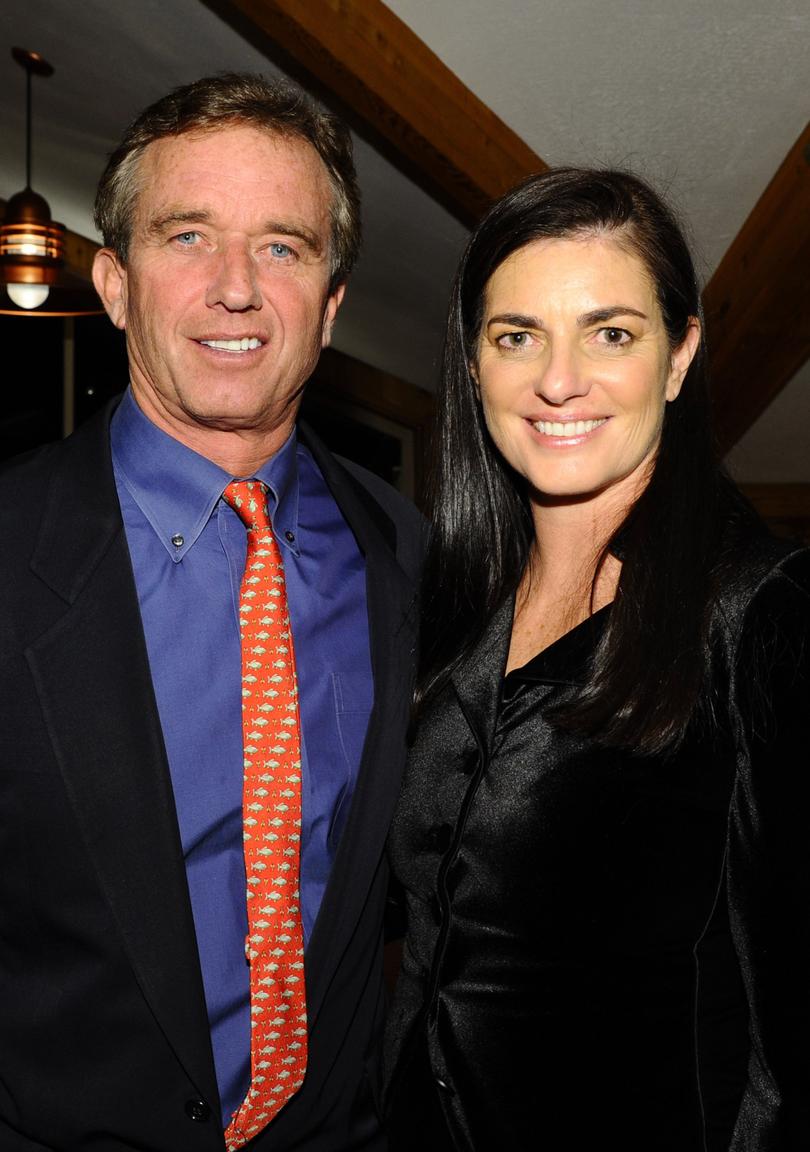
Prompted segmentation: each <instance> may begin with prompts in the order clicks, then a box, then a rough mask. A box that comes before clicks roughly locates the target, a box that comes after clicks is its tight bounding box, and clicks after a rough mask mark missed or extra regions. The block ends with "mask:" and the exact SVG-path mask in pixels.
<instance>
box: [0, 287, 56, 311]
mask: <svg viewBox="0 0 810 1152" xmlns="http://www.w3.org/2000/svg"><path fill="white" fill-rule="evenodd" d="M6 291H7V292H8V294H9V296H10V297H11V299H12V300H13V301H14V303H15V304H16V305H17V307H18V308H25V309H29V308H39V306H40V304H44V303H45V301H46V300H47V299H48V293H49V292H50V289H49V288H48V285H47V284H6Z"/></svg>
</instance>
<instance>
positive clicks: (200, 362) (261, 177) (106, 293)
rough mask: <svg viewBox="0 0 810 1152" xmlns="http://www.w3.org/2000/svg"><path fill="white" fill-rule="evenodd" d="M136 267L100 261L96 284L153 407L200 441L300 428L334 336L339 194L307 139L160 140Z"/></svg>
mask: <svg viewBox="0 0 810 1152" xmlns="http://www.w3.org/2000/svg"><path fill="white" fill-rule="evenodd" d="M139 187H140V192H139V195H138V198H137V202H136V209H135V218H134V221H133V229H132V239H131V243H130V249H129V256H128V260H127V264H126V267H123V266H121V265H120V263H119V262H118V261H117V259H116V258H115V257H114V256H113V254H112V253H111V252H109V250H106V249H104V250H102V252H101V253H100V254H99V256H97V258H96V262H97V263H96V276H95V279H96V287H97V288H98V289H99V292H100V294H101V296H102V299H103V300H104V302H105V305H106V307H107V311H108V313H109V315H110V317H111V318H112V320H113V322H114V323H115V324H116V325H117V327H119V328H123V329H125V330H126V334H127V349H128V354H129V361H130V374H131V381H132V388H133V392H134V394H135V397H136V399H137V401H138V403H139V405H140V407H141V408H142V409H143V411H144V412H145V413H146V414H147V415H148V416H149V417H150V418H151V419H152V420H153V421H154V422H155V423H156V424H158V426H159V427H163V428H164V430H166V431H168V432H169V433H170V434H171V435H173V436H174V437H175V438H176V439H180V440H184V441H186V442H190V443H191V445H192V446H193V447H198V444H199V437H200V433H201V431H203V430H208V429H216V430H218V431H219V432H237V433H240V434H242V435H255V434H259V435H260V436H267V437H269V438H270V440H271V441H272V446H271V447H272V450H273V451H275V450H276V448H277V447H279V446H280V445H281V444H282V443H283V441H284V440H285V439H286V437H287V436H288V435H289V432H290V430H291V428H292V424H293V421H294V420H295V415H296V412H297V408H298V403H299V400H300V396H301V390H302V388H303V386H304V383H305V381H306V380H307V378H308V377H309V375H310V374H311V372H312V370H313V368H314V367H315V364H316V362H317V360H318V356H319V353H320V350H321V348H322V347H324V346H325V345H326V344H327V343H328V342H329V336H330V332H331V328H332V323H333V321H334V318H335V313H336V312H337V309H338V305H339V304H340V301H341V298H342V295H343V289H342V287H340V288H338V289H336V290H335V291H333V292H330V289H329V277H330V250H329V244H330V212H329V210H330V205H331V198H332V190H331V186H330V183H329V178H328V175H327V172H326V169H325V167H324V165H323V163H322V161H321V159H320V157H319V156H318V154H317V152H316V151H315V149H314V148H313V147H312V146H311V145H310V144H308V143H307V142H306V141H304V140H300V139H294V138H285V137H281V136H275V135H271V134H269V133H267V132H262V131H259V130H258V129H255V128H252V127H249V126H246V125H238V124H237V125H229V126H226V127H223V128H220V129H216V130H214V131H210V132H202V133H188V134H186V135H182V136H177V137H169V138H166V139H163V140H158V141H156V142H155V143H153V144H150V145H149V146H148V148H147V149H146V151H145V153H144V155H143V158H142V160H141V164H140V169H139Z"/></svg>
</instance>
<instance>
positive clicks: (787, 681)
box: [386, 551, 810, 1152]
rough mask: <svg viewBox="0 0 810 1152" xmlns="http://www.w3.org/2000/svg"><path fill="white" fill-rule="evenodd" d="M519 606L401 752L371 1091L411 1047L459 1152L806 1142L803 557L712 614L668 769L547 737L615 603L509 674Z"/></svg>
mask: <svg viewBox="0 0 810 1152" xmlns="http://www.w3.org/2000/svg"><path fill="white" fill-rule="evenodd" d="M752 563H753V561H752ZM752 584H755V585H756V587H751V585H752ZM512 609H513V605H512V603H511V602H510V603H508V604H505V605H504V606H503V608H502V609H501V610H500V611H499V612H498V614H497V615H496V616H495V617H494V618H493V620H492V621H491V624H490V626H489V628H488V629H487V631H486V634H485V636H484V637H483V639H482V640H481V642H480V643H479V645H478V646H477V648H476V650H475V652H474V653H473V654H472V656H471V658H470V659H468V660H467V662H466V663H465V665H464V666H463V668H462V669H461V670H460V671H459V673H457V674H456V675H455V676H454V678H453V683H452V685H451V686H450V687H448V688H447V689H446V690H445V691H444V693H443V694H442V695H441V696H440V698H439V699H438V700H437V701H436V702H435V703H434V704H433V706H432V707H431V708H430V709H429V711H428V712H427V714H426V715H425V717H424V719H423V721H422V722H421V724H420V728H419V731H418V734H417V737H416V740H415V743H414V747H413V749H412V752H411V756H410V761H409V766H408V770H407V774H406V780H405V785H404V791H403V794H402V797H401V800H400V804H399V807H398V811H397V815H396V818H395V823H394V828H393V831H392V835H391V842H390V850H391V858H392V862H393V866H394V870H395V873H396V876H397V877H398V879H399V881H400V883H401V884H402V886H403V887H404V889H405V893H406V901H407V912H408V921H409V932H408V938H407V941H406V944H405V951H404V962H403V972H402V975H401V977H400V981H399V984H398V987H397V993H396V997H395V1000H394V1004H393V1006H392V1010H391V1016H390V1024H389V1030H388V1036H387V1051H386V1064H387V1079H388V1088H387V1091H388V1096H389V1098H390V1097H394V1098H396V1096H397V1092H398V1091H406V1090H407V1089H406V1087H404V1086H406V1085H407V1083H408V1075H409V1073H408V1066H409V1060H410V1058H411V1056H412V1054H413V1053H414V1052H415V1053H417V1054H418V1055H417V1058H418V1059H421V1060H425V1059H427V1060H429V1064H430V1071H431V1074H432V1076H433V1081H434V1084H435V1085H436V1092H437V1094H438V1096H439V1098H440V1101H441V1106H442V1109H443V1113H444V1116H445V1121H446V1124H447V1128H448V1129H449V1131H450V1133H451V1134H452V1140H453V1142H454V1144H455V1146H456V1147H457V1148H458V1149H464V1150H475V1152H484V1150H489V1149H493V1150H494V1149H510V1152H516V1150H519V1149H524V1148H525V1149H529V1148H531V1149H548V1152H558V1150H568V1149H571V1150H573V1152H578V1150H579V1149H583V1150H585V1149H588V1150H589V1152H590V1150H591V1149H596V1148H598V1147H601V1146H602V1144H603V1143H606V1142H610V1143H611V1144H613V1145H616V1146H618V1147H620V1148H622V1149H623V1152H635V1150H638V1152H641V1150H642V1149H643V1150H644V1152H664V1150H670V1149H671V1150H672V1152H693V1150H694V1152H698V1150H703V1149H704V1148H708V1149H710V1150H711V1152H715V1150H720V1149H728V1148H729V1147H730V1146H731V1147H733V1148H734V1149H735V1152H741V1150H746V1152H753V1150H757V1152H760V1150H765V1149H768V1150H771V1149H773V1150H776V1149H779V1150H782V1149H791V1150H793V1149H796V1150H798V1149H800V1148H801V1149H804V1150H806V1149H810V829H808V820H810V811H809V809H808V802H807V801H808V796H809V795H810V777H809V776H808V767H809V765H808V760H809V759H810V758H809V757H808V752H807V741H806V735H807V733H806V729H807V716H808V713H810V553H808V552H806V551H801V552H798V553H794V554H793V555H792V556H791V557H789V558H786V559H784V560H781V561H779V562H777V563H776V564H775V565H773V566H772V567H770V568H769V569H768V570H767V571H766V572H765V573H764V574H763V575H762V577H761V579H760V577H759V575H757V576H756V579H754V578H753V576H752V577H751V579H749V580H746V579H742V580H741V581H740V584H739V587H738V588H737V589H736V591H735V590H734V589H732V590H730V592H729V594H728V595H727V596H726V597H725V598H724V601H723V605H722V608H721V609H720V610H718V620H717V622H716V629H715V632H716V637H717V640H716V648H717V652H716V661H715V671H714V678H713V682H712V684H711V686H710V688H709V689H708V690H707V694H708V695H707V701H706V702H707V703H711V710H712V711H713V712H714V714H715V717H716V719H715V723H714V724H713V725H711V726H708V725H706V724H702V725H700V726H698V725H695V729H694V731H692V732H691V733H690V734H688V735H687V738H686V740H685V741H684V743H683V744H682V745H681V746H680V748H679V749H678V751H677V752H676V753H675V754H672V755H670V756H669V757H661V758H649V757H642V756H636V755H632V754H630V753H628V752H624V751H617V750H609V749H604V748H600V747H598V746H597V745H596V744H594V743H593V742H592V741H590V740H588V739H587V738H585V737H582V736H580V735H577V734H572V733H563V732H561V731H559V730H558V729H554V728H552V727H551V726H550V724H549V723H548V722H547V720H546V719H545V717H546V714H547V712H548V706H549V705H550V704H552V703H553V702H554V701H555V700H558V699H559V694H560V693H561V692H565V691H567V690H568V689H569V686H570V685H571V684H572V683H576V682H577V681H578V680H580V679H581V678H582V677H583V676H584V674H585V670H586V668H587V664H588V661H589V659H590V657H591V655H592V653H593V650H594V646H595V644H596V643H597V641H598V638H599V635H600V633H601V629H602V628H603V626H604V621H605V619H606V616H605V611H609V609H608V610H605V611H603V612H602V613H597V614H596V615H595V616H594V617H592V618H591V619H590V620H588V621H586V622H585V623H584V624H581V625H580V626H579V627H577V628H575V629H574V630H573V631H571V632H569V633H568V634H567V635H565V636H563V637H562V638H561V639H560V640H558V641H557V642H556V643H555V644H553V645H552V646H551V647H549V648H548V649H546V650H545V651H544V652H542V653H541V654H540V655H539V656H537V657H536V658H535V659H534V660H532V661H531V662H530V663H529V664H527V665H526V666H525V667H524V668H522V669H519V670H517V671H515V672H513V673H511V674H510V675H509V676H507V677H506V678H505V679H504V674H503V673H504V668H505V662H506V655H507V651H508V645H509V633H510V628H511V618H512ZM673 610H675V609H674V608H673ZM709 697H710V700H709ZM707 711H708V710H707ZM415 1106H416V1107H418V1102H416V1103H415ZM427 1138H428V1134H427V1133H426V1139H427ZM436 1146H437V1147H441V1146H443V1145H442V1143H441V1141H438V1142H437V1144H436Z"/></svg>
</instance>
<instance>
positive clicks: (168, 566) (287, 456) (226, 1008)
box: [111, 391, 373, 1127]
mask: <svg viewBox="0 0 810 1152" xmlns="http://www.w3.org/2000/svg"><path fill="white" fill-rule="evenodd" d="M111 440H112V453H113V468H114V472H115V481H116V485H117V489H118V496H119V500H120V502H121V512H122V515H123V519H124V527H125V530H126V536H127V543H128V545H129V551H130V555H131V557H132V566H133V571H134V574H135V584H136V587H137V591H138V600H139V603H140V609H141V617H142V620H143V626H144V632H145V635H146V645H147V650H148V653H149V663H150V669H151V673H152V681H153V684H154V689H155V697H156V700H157V707H158V712H159V714H160V721H161V726H162V728H163V737H164V741H165V745H166V753H167V756H168V761H169V769H170V772H171V778H172V786H173V790H174V797H175V804H176V808H177V817H178V821H179V825H180V836H181V840H182V845H183V853H184V857H185V864H186V875H187V877H188V886H189V893H190V896H191V906H192V910H193V913H194V924H195V929H196V933H197V946H198V949H199V954H200V964H201V968H202V975H203V982H204V985H205V997H206V1004H207V1009H208V1019H209V1024H210V1028H211V1040H212V1044H213V1050H214V1062H215V1065H216V1071H217V1081H218V1084H219V1091H220V1097H221V1102H222V1122H223V1127H225V1126H227V1124H228V1122H229V1121H230V1118H231V1116H232V1114H233V1112H234V1111H235V1110H236V1109H237V1108H238V1107H239V1105H240V1104H241V1103H242V1100H243V1098H244V1096H245V1093H246V1091H247V1088H248V1086H249V1083H250V983H249V973H248V968H247V963H246V961H245V948H244V942H245V936H246V933H247V909H246V901H245V868H244V858H243V854H242V713H241V681H240V677H241V652H240V644H239V622H238V610H239V589H240V583H241V579H242V573H243V571H244V567H245V555H246V535H245V527H244V525H243V523H242V522H241V520H240V519H239V517H238V516H237V515H236V513H235V512H234V511H233V509H232V508H230V507H229V505H228V504H226V503H225V502H224V501H223V500H221V498H220V497H221V495H222V492H223V490H224V488H225V487H226V485H227V484H228V483H229V482H230V481H231V480H232V479H234V478H235V477H232V476H230V475H229V474H228V473H227V472H225V471H223V469H221V468H220V467H218V465H216V464H214V463H212V462H211V461H210V460H207V459H206V458H205V457H203V456H199V455H198V454H197V453H196V452H193V451H192V450H191V449H190V448H187V447H186V446H185V445H183V444H181V443H180V442H179V441H177V440H174V439H173V438H172V437H171V436H168V435H167V434H166V433H165V432H162V431H161V430H160V429H159V428H157V427H156V426H155V425H154V424H152V422H151V421H150V420H149V419H148V418H147V417H146V416H145V415H144V414H143V413H142V412H141V410H140V408H138V406H137V404H136V402H135V400H134V399H133V397H132V395H131V393H130V392H129V391H128V392H127V393H126V394H125V396H124V398H123V400H122V402H121V404H120V405H119V407H118V409H117V411H116V413H115V415H114V417H113V420H112V426H111ZM255 475H256V476H257V477H258V479H260V480H263V481H264V483H265V484H267V486H268V488H269V490H270V497H269V503H270V515H271V519H272V522H273V530H274V532H275V534H276V538H277V539H278V541H279V545H280V547H281V553H282V557H283V560H284V572H285V577H286V583H287V598H288V602H289V611H290V619H291V623H292V630H293V638H294V643H295V653H296V669H297V675H298V685H299V701H300V716H301V736H302V753H303V783H302V828H301V833H302V834H301V914H302V919H303V927H304V941H305V944H306V942H307V941H308V940H309V937H310V935H311V933H312V928H313V925H314V923H315V918H316V916H317V914H318V909H319V907H320V903H321V898H322V896H323V892H324V888H325V887H326V882H327V880H328V879H329V873H330V869H331V866H332V862H333V860H334V856H335V850H336V848H337V844H338V841H339V839H340V834H341V831H342V829H343V827H344V825H345V821H346V816H347V813H348V810H349V805H350V802H351V798H352V795H353V792H354V785H355V781H356V778H357V771H358V767H359V764H360V757H361V754H362V749H363V742H364V740H365V736H366V729H367V726H368V717H369V713H370V711H371V705H372V699H373V684H372V677H371V658H370V653H369V639H368V616H367V611H366V584H365V560H364V558H363V555H362V553H361V552H360V549H359V548H358V546H357V542H356V541H355V539H354V536H353V535H352V532H351V530H350V529H349V527H348V525H347V524H346V522H345V520H344V519H343V517H342V515H341V513H340V510H339V509H338V507H337V505H336V504H335V501H334V498H333V497H332V495H331V493H330V492H329V489H328V488H327V486H326V483H325V481H324V479H323V477H322V475H321V473H320V471H319V469H318V467H317V465H316V464H315V461H314V460H313V458H312V455H311V454H310V452H309V451H308V449H307V448H305V447H304V446H303V445H302V444H300V443H299V442H298V440H297V438H296V435H295V433H294V432H293V434H292V436H291V437H290V439H289V440H288V441H287V443H286V444H285V445H284V447H283V448H282V449H281V450H280V451H279V452H278V453H277V454H276V455H275V456H274V457H273V458H272V459H271V460H269V461H268V462H267V463H266V464H265V465H264V466H263V467H262V468H260V469H259V471H258V472H257V473H256V474H255ZM236 479H242V477H236ZM155 899H156V900H159V899H160V893H159V892H156V893H155Z"/></svg>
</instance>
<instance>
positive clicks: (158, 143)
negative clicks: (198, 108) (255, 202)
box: [136, 121, 333, 224]
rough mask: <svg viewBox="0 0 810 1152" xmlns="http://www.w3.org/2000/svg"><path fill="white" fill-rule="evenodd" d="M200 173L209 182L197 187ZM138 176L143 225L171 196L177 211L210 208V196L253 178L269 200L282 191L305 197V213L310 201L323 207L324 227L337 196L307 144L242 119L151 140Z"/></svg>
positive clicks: (139, 213) (302, 203) (138, 209)
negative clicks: (187, 207)
mask: <svg viewBox="0 0 810 1152" xmlns="http://www.w3.org/2000/svg"><path fill="white" fill-rule="evenodd" d="M201 172H202V173H203V174H204V175H205V176H206V177H207V178H208V180H207V187H201V186H200V185H199V184H198V178H199V176H200V173H201ZM265 174H266V179H265ZM139 177H140V178H139V180H138V184H139V189H138V196H137V203H136V215H137V216H138V217H140V223H141V224H146V223H148V220H149V218H151V217H153V216H154V215H155V214H156V213H158V214H160V213H161V212H162V211H163V210H164V209H165V207H166V199H165V198H166V197H167V196H168V197H169V198H170V199H171V200H172V201H173V202H175V203H176V205H177V207H182V204H181V201H184V200H186V199H190V206H193V205H192V203H191V202H196V206H199V207H201V208H203V207H205V208H210V207H211V205H210V204H209V203H206V201H207V200H210V197H211V195H212V193H213V195H214V196H217V195H218V194H219V193H220V192H222V191H223V190H224V189H227V188H228V186H232V187H236V188H239V185H240V182H242V181H244V182H245V184H247V183H248V182H249V181H250V180H253V181H254V186H255V187H256V188H257V189H258V190H259V192H260V194H263V195H266V196H267V197H268V198H271V197H272V195H273V193H274V192H275V191H277V190H279V189H281V190H283V191H284V192H285V193H286V195H288V196H289V194H290V191H291V190H292V192H293V193H294V196H295V198H296V199H298V197H299V196H300V198H301V199H300V202H299V204H298V206H299V207H300V209H301V210H302V211H306V202H307V200H308V199H309V198H310V197H311V201H312V203H311V205H310V207H311V208H312V207H318V208H320V211H319V215H321V214H322V215H323V217H324V223H325V224H326V223H327V217H328V216H329V210H330V208H331V202H332V195H333V192H332V185H331V181H330V178H329V173H328V171H327V168H326V165H325V164H324V162H323V160H322V159H321V157H320V155H319V154H318V152H317V150H316V149H315V147H314V146H313V145H312V144H310V142H309V141H308V140H306V139H304V138H303V137H301V136H298V135H295V134H293V133H285V132H278V131H275V130H273V129H270V128H263V127H259V126H257V125H254V124H251V123H246V122H242V121H237V122H232V121H227V122H225V123H224V124H221V125H216V126H214V127H209V128H204V129H200V128H194V129H190V130H188V131H187V132H183V133H178V134H176V135H172V136H163V137H160V138H159V139H158V140H154V141H152V142H151V143H150V144H148V145H147V146H146V148H145V149H144V152H143V155H142V157H141V161H140V166H139ZM220 178H221V181H222V183H221V184H220ZM197 193H199V196H198V195H197ZM178 197H179V199H178ZM159 201H163V204H160V203H159ZM144 213H145V214H146V218H144Z"/></svg>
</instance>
